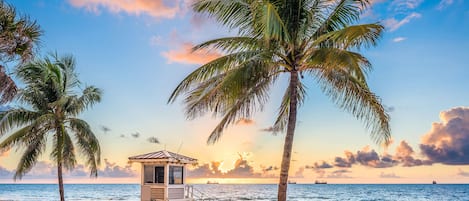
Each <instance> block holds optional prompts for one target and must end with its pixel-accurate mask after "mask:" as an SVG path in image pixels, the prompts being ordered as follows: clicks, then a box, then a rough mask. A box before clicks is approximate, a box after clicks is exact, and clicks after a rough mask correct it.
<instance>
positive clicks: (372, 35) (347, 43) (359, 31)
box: [313, 23, 384, 49]
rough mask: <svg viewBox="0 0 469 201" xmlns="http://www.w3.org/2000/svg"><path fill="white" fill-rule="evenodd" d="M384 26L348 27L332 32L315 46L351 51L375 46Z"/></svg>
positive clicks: (315, 43) (316, 42) (375, 24)
mask: <svg viewBox="0 0 469 201" xmlns="http://www.w3.org/2000/svg"><path fill="white" fill-rule="evenodd" d="M383 30H384V26H382V25H380V24H378V23H374V24H361V25H354V26H348V27H345V28H343V29H340V30H336V31H331V32H328V33H326V34H323V35H321V36H320V37H318V38H317V39H316V40H315V41H314V43H313V46H318V45H328V44H331V45H332V46H333V47H335V48H342V49H350V48H357V49H360V47H362V46H364V47H366V48H367V47H370V46H375V45H376V44H377V42H378V39H379V38H380V36H381V33H382V32H383Z"/></svg>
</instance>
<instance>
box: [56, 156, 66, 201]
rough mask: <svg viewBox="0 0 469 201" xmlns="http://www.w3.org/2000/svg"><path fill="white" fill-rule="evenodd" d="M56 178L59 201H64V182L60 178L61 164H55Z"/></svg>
mask: <svg viewBox="0 0 469 201" xmlns="http://www.w3.org/2000/svg"><path fill="white" fill-rule="evenodd" d="M57 176H58V178H59V193H60V201H65V196H64V180H63V177H62V162H60V161H59V162H58V163H57Z"/></svg>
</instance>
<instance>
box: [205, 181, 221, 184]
mask: <svg viewBox="0 0 469 201" xmlns="http://www.w3.org/2000/svg"><path fill="white" fill-rule="evenodd" d="M207 184H218V181H207Z"/></svg>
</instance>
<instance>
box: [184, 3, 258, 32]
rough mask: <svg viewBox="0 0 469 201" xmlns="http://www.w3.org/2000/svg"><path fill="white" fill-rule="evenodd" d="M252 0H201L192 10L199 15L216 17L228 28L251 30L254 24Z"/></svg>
mask: <svg viewBox="0 0 469 201" xmlns="http://www.w3.org/2000/svg"><path fill="white" fill-rule="evenodd" d="M249 2H250V0H199V1H196V2H195V3H194V4H193V5H192V8H193V9H194V10H195V11H196V12H199V13H205V14H207V15H208V16H209V17H214V18H215V19H217V21H219V22H220V23H222V24H223V25H225V26H227V27H228V28H240V29H239V30H240V31H242V30H246V29H250V27H251V25H252V22H251V21H249V20H246V19H250V17H251V15H252V12H251V7H250V6H251V4H250V3H249Z"/></svg>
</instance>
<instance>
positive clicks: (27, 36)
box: [0, 0, 42, 104]
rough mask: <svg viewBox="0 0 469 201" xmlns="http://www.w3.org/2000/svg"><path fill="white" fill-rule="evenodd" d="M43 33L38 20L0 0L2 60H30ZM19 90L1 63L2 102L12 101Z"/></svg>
mask: <svg viewBox="0 0 469 201" xmlns="http://www.w3.org/2000/svg"><path fill="white" fill-rule="evenodd" d="M41 34H42V31H41V29H40V27H39V25H37V24H36V21H33V20H31V19H29V18H28V17H27V16H24V15H23V16H20V15H18V14H17V13H16V10H15V8H14V7H13V6H11V5H9V4H7V3H5V2H4V1H3V0H0V61H2V62H9V61H14V60H18V59H19V63H23V62H26V61H29V60H30V59H31V58H32V57H33V53H34V49H35V47H36V46H37V45H38V43H39V37H40V36H41ZM17 91H18V89H17V87H16V84H15V82H14V81H13V79H12V78H11V76H10V75H9V74H8V72H7V70H6V69H5V67H4V66H3V65H1V64H0V104H2V103H6V102H8V101H11V100H12V99H13V97H14V96H15V95H16V93H17Z"/></svg>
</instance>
